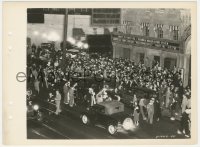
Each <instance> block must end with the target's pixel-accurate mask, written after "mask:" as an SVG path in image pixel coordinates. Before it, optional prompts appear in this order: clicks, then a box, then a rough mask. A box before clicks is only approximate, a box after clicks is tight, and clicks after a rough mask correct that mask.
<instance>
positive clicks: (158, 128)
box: [27, 107, 184, 139]
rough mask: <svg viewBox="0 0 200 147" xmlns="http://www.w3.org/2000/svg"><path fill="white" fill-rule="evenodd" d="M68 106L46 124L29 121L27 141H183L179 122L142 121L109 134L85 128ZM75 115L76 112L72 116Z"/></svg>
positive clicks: (49, 117) (47, 119)
mask: <svg viewBox="0 0 200 147" xmlns="http://www.w3.org/2000/svg"><path fill="white" fill-rule="evenodd" d="M73 109H74V111H69V109H68V107H65V108H64V109H63V111H62V113H61V114H60V115H59V116H56V115H54V114H51V115H46V117H45V119H44V121H43V122H37V121H36V120H28V121H27V138H28V139H155V138H157V139H177V138H184V136H183V135H177V133H176V131H177V128H178V127H179V122H178V121H171V120H170V119H169V118H168V117H163V118H162V119H161V120H160V121H159V122H154V124H153V125H149V124H147V123H146V122H145V121H143V120H140V125H139V127H136V128H135V129H134V130H132V131H129V132H127V131H123V130H122V131H120V132H118V133H117V134H116V135H113V136H112V135H110V134H108V132H107V130H106V129H105V128H103V127H102V126H93V125H84V124H82V123H81V119H80V118H79V115H76V114H75V113H74V112H75V111H76V110H78V108H77V107H74V108H73ZM72 112H73V113H72Z"/></svg>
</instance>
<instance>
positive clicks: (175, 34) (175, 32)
mask: <svg viewBox="0 0 200 147" xmlns="http://www.w3.org/2000/svg"><path fill="white" fill-rule="evenodd" d="M169 30H170V32H171V33H172V38H173V40H178V26H169Z"/></svg>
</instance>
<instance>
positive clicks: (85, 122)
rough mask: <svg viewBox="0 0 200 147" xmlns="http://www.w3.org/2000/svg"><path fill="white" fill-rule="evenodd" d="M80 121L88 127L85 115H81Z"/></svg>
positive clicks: (87, 119)
mask: <svg viewBox="0 0 200 147" xmlns="http://www.w3.org/2000/svg"><path fill="white" fill-rule="evenodd" d="M81 121H82V123H83V124H85V125H88V124H89V123H90V120H89V118H88V117H87V115H85V114H83V115H82V116H81Z"/></svg>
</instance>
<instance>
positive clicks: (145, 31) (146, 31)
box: [141, 23, 149, 36]
mask: <svg viewBox="0 0 200 147" xmlns="http://www.w3.org/2000/svg"><path fill="white" fill-rule="evenodd" d="M141 29H142V32H143V35H144V36H149V23H141Z"/></svg>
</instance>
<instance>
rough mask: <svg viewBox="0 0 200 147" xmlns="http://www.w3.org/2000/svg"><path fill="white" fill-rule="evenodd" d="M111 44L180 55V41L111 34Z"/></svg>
mask: <svg viewBox="0 0 200 147" xmlns="http://www.w3.org/2000/svg"><path fill="white" fill-rule="evenodd" d="M112 42H116V43H120V44H126V45H133V46H139V47H148V48H152V49H159V50H166V51H170V52H180V53H182V49H181V43H180V41H174V40H168V39H161V38H153V37H147V36H139V35H133V34H123V33H113V34H112Z"/></svg>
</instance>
